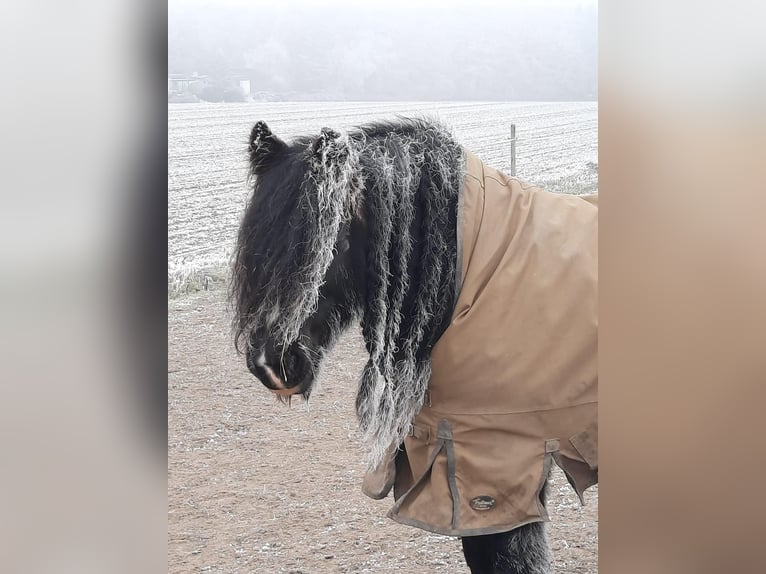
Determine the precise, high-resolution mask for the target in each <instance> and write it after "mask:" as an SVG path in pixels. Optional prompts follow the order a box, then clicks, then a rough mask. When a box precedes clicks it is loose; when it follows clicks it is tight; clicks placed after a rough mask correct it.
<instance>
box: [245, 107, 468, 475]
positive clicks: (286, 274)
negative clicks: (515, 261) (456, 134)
mask: <svg viewBox="0 0 766 574" xmlns="http://www.w3.org/2000/svg"><path fill="white" fill-rule="evenodd" d="M256 135H257V134H256ZM282 145H284V144H282ZM285 153H286V154H287V155H286V159H284V158H283V159H284V161H282V162H281V164H280V165H279V166H277V167H276V168H274V169H271V168H270V166H269V170H268V171H265V170H263V169H262V168H263V167H264V166H261V165H259V164H255V163H252V162H251V169H252V172H253V174H255V175H257V176H258V177H256V189H255V193H254V195H253V199H252V201H256V202H257V201H259V198H258V191H259V189H258V188H259V187H260V186H266V185H268V186H278V187H280V188H281V189H275V190H272V191H271V193H270V197H269V198H268V201H266V200H265V199H263V198H261V199H260V201H262V202H264V203H263V204H262V206H261V207H262V209H260V214H259V215H258V216H259V217H261V218H265V219H264V220H263V221H262V222H261V224H260V225H256V226H253V227H251V226H249V225H247V222H243V226H242V228H241V230H240V237H239V241H238V245H237V252H236V253H235V268H234V289H233V293H234V294H235V295H236V297H237V298H238V302H237V304H238V308H239V318H238V319H237V324H235V327H236V329H237V339H238V340H239V341H240V342H245V340H244V339H245V337H244V336H243V335H244V334H246V333H247V332H248V330H250V329H253V328H268V329H269V330H270V332H272V333H275V334H276V336H277V337H278V338H279V339H280V341H281V342H282V343H284V344H286V343H289V342H290V341H291V340H294V339H295V338H296V337H297V335H298V331H299V329H300V327H301V325H302V324H303V323H304V322H305V321H306V319H307V318H308V317H309V316H310V315H311V314H312V312H313V311H314V310H315V309H316V306H317V301H318V298H319V289H320V287H321V285H322V281H323V278H324V276H325V274H326V272H327V269H328V268H329V265H330V263H331V262H332V259H333V257H334V251H333V250H334V248H335V241H336V239H337V237H338V233H339V230H340V229H341V228H342V226H343V225H344V224H346V223H348V221H349V220H350V219H351V218H353V217H356V218H362V219H363V221H364V225H365V227H366V230H367V237H368V241H367V243H368V245H367V250H366V252H367V270H366V285H367V292H366V300H364V301H359V302H358V304H359V308H360V309H359V310H360V313H361V316H362V334H363V337H364V340H365V344H366V346H367V350H368V351H369V353H370V358H369V360H368V362H367V364H366V365H365V367H364V371H363V373H362V376H361V379H360V382H359V388H358V392H357V399H356V409H357V415H358V417H359V422H360V427H361V429H362V432H363V438H364V441H365V443H366V444H367V445H368V446H369V448H370V453H369V459H370V463H371V464H376V463H377V462H379V461H380V460H381V459H382V458H383V456H384V455H385V453H386V451H387V450H388V448H389V447H390V446H391V445H394V444H395V445H398V444H400V443H401V441H403V440H404V438H405V436H406V435H407V433H408V431H409V428H410V424H411V422H412V420H413V418H414V417H415V415H416V414H417V413H418V411H419V410H420V409H421V407H422V405H423V401H424V397H425V392H426V389H427V386H428V381H429V378H430V374H431V368H430V355H431V349H432V348H433V346H434V344H435V343H436V341H437V339H438V338H439V336H440V335H441V333H442V332H443V330H444V329H445V328H446V325H447V323H448V321H449V319H450V316H451V314H452V310H453V307H454V300H455V286H456V281H455V274H456V260H457V256H456V254H457V229H456V227H457V209H458V207H457V206H458V197H459V193H460V188H461V186H462V182H463V172H464V158H463V151H462V148H461V147H460V146H459V145H458V144H457V142H456V141H455V140H454V139H453V137H452V136H451V134H450V133H449V132H448V131H447V130H446V129H445V128H444V127H442V126H441V125H439V124H438V123H436V122H432V121H427V120H413V119H406V118H400V119H398V120H397V121H393V122H381V123H375V124H370V125H366V126H362V127H360V128H358V129H355V130H352V131H349V132H348V133H345V134H342V135H341V134H338V133H335V132H332V131H330V130H323V132H322V134H320V135H319V136H317V137H315V138H303V139H300V140H297V141H296V142H294V144H293V146H291V147H290V148H289V150H288V149H286V150H285ZM259 170H261V171H260V173H259ZM267 178H273V179H271V180H269V181H266V179H267ZM256 207H259V206H256ZM254 211H259V210H254ZM247 268H249V269H251V270H252V269H259V270H260V272H259V273H258V274H257V275H258V277H255V278H253V276H252V274H250V275H248V277H245V273H246V272H247V271H246V269H247ZM253 301H257V302H258V303H257V305H255V306H253V303H252V302H253ZM243 309H246V310H247V312H246V313H242V311H243Z"/></svg>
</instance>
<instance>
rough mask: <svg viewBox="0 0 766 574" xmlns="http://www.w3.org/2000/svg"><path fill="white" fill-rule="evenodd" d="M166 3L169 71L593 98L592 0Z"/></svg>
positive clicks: (425, 91)
mask: <svg viewBox="0 0 766 574" xmlns="http://www.w3.org/2000/svg"><path fill="white" fill-rule="evenodd" d="M360 4H362V6H361V7H360V6H346V7H345V8H344V9H343V10H342V11H340V10H338V9H337V8H336V9H335V10H330V9H329V8H328V7H327V6H326V5H325V6H315V5H306V6H302V7H301V8H300V10H297V9H296V8H293V9H291V10H290V9H288V8H286V7H282V6H279V5H276V6H275V5H270V6H266V5H247V4H244V5H237V6H232V5H230V6H220V5H218V6H215V5H199V6H195V5H193V4H187V3H184V4H181V5H177V4H174V3H171V4H170V6H169V35H168V52H169V61H168V66H169V72H171V73H186V74H189V73H192V72H198V73H200V74H208V75H210V76H212V77H216V76H220V77H224V76H227V75H230V74H232V73H236V74H238V75H239V76H243V77H247V78H249V79H250V82H251V86H252V90H253V92H262V93H263V92H265V93H269V94H274V95H275V97H285V98H289V99H308V98H311V99H334V100H338V99H341V100H343V99H345V100H571V101H574V100H578V101H582V100H596V99H597V97H598V75H597V59H598V44H597V28H598V18H597V8H596V6H595V5H592V6H560V5H559V6H556V7H553V6H551V5H547V6H546V5H544V4H545V3H543V5H533V4H523V5H510V6H502V5H497V4H498V3H495V5H494V6H490V5H485V4H483V3H482V2H476V3H471V4H470V5H468V6H462V7H450V8H437V7H436V6H435V5H430V6H428V5H426V6H424V5H421V4H416V3H414V2H413V3H412V4H413V5H412V6H409V7H406V8H405V7H403V6H401V5H397V6H398V8H394V7H390V6H377V7H370V6H367V5H365V4H363V3H360Z"/></svg>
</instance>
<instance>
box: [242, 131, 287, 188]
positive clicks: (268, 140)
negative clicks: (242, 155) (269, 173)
mask: <svg viewBox="0 0 766 574" xmlns="http://www.w3.org/2000/svg"><path fill="white" fill-rule="evenodd" d="M286 149H287V144H286V143H285V142H283V141H282V140H281V139H279V138H278V137H277V136H275V135H274V134H273V133H271V129H269V126H267V125H266V122H257V123H256V124H255V125H254V126H253V129H252V130H251V131H250V143H249V145H248V148H247V151H248V153H249V154H250V170H251V171H252V172H253V174H255V175H260V174H262V173H263V172H265V171H266V170H268V169H269V168H270V167H271V166H273V165H274V164H275V163H276V162H277V160H278V159H279V157H280V156H281V154H282V152H284V151H285V150H286Z"/></svg>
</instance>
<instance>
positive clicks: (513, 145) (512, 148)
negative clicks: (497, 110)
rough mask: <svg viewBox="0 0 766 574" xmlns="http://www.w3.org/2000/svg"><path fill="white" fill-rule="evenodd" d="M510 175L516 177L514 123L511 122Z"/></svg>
mask: <svg viewBox="0 0 766 574" xmlns="http://www.w3.org/2000/svg"><path fill="white" fill-rule="evenodd" d="M511 177H516V124H511Z"/></svg>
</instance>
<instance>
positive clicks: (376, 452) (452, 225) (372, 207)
mask: <svg viewBox="0 0 766 574" xmlns="http://www.w3.org/2000/svg"><path fill="white" fill-rule="evenodd" d="M359 134H361V136H360V135H357V134H351V135H350V140H351V141H352V142H356V143H357V145H358V146H359V148H358V149H359V152H358V156H359V161H360V164H361V165H362V172H363V174H364V180H365V182H366V184H365V193H364V212H365V217H366V218H367V224H368V230H369V238H370V240H369V242H368V243H369V245H368V273H367V301H366V302H365V306H364V314H363V321H362V333H363V336H364V340H365V343H366V345H367V348H368V350H369V352H370V359H369V361H368V362H367V364H366V365H365V368H364V372H363V374H362V378H361V381H360V383H359V389H358V392H357V398H356V409H357V415H358V417H359V421H360V426H361V429H362V432H363V436H364V439H365V442H366V443H367V444H369V445H370V447H371V453H370V459H371V462H372V463H373V464H374V463H376V462H378V461H379V460H381V459H382V457H383V456H384V455H385V452H386V450H387V449H388V447H390V446H391V445H392V444H396V445H398V444H400V443H401V441H403V440H404V437H405V436H406V435H407V433H408V431H409V428H410V424H411V422H412V420H413V419H414V417H415V415H416V414H417V413H418V411H419V410H420V409H421V407H422V406H423V400H424V397H425V393H426V389H427V387H428V381H429V379H430V376H431V365H430V357H431V349H432V348H433V345H434V344H435V343H436V341H437V339H438V338H439V336H440V335H441V333H442V331H443V330H444V328H446V324H447V322H448V321H449V319H450V316H451V314H452V310H453V307H454V295H455V293H454V290H455V273H456V269H455V266H456V250H457V245H456V243H457V238H456V221H457V204H458V196H459V192H460V187H461V186H462V182H463V161H464V160H463V152H462V149H461V148H460V146H459V145H458V144H457V143H456V142H455V140H454V139H453V138H452V136H451V135H450V133H449V132H448V131H447V130H446V129H444V128H443V127H441V126H440V125H438V124H436V123H432V122H426V121H422V120H401V121H399V122H394V123H379V124H373V125H370V126H365V127H363V128H361V129H360V131H359ZM413 258H417V259H416V260H413Z"/></svg>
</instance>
